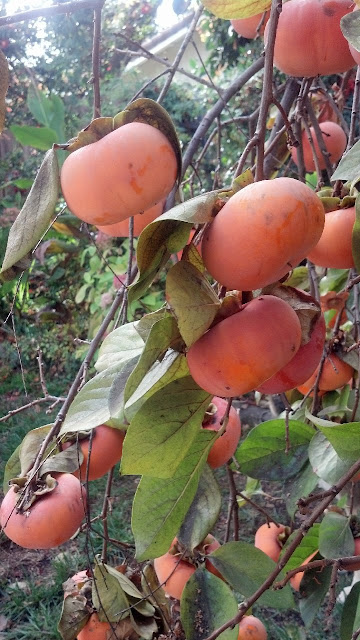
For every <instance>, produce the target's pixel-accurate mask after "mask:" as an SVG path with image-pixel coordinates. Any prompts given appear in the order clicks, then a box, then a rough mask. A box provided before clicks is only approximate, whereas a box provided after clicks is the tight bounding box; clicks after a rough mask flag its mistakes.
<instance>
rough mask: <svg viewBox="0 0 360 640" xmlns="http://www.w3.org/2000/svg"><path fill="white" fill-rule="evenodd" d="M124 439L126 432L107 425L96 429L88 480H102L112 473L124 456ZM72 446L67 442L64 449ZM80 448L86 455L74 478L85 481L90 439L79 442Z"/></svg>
mask: <svg viewBox="0 0 360 640" xmlns="http://www.w3.org/2000/svg"><path fill="white" fill-rule="evenodd" d="M124 438H125V433H124V431H121V430H120V429H114V428H113V427H108V426H107V425H106V424H100V425H99V426H98V427H96V428H95V429H94V433H93V437H92V443H91V454H90V462H89V475H88V480H96V479H97V478H101V477H102V476H104V475H105V473H107V472H108V471H110V469H111V468H112V467H113V466H114V465H115V464H116V463H117V462H119V460H120V458H121V455H122V448H123V442H124ZM71 444H73V443H72V442H65V444H64V449H67V448H68V447H69V446H70V445H71ZM79 446H80V449H81V451H82V453H83V455H84V460H83V462H82V464H81V466H80V468H79V469H78V471H75V472H74V476H76V477H77V478H80V479H81V480H82V481H84V480H85V478H86V465H87V460H88V457H89V447H90V438H86V439H84V440H79Z"/></svg>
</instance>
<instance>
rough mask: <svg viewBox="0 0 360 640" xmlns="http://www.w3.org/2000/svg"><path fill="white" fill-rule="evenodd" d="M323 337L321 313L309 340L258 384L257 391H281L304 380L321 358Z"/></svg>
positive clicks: (323, 329) (323, 328)
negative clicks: (264, 380) (286, 361)
mask: <svg viewBox="0 0 360 640" xmlns="http://www.w3.org/2000/svg"><path fill="white" fill-rule="evenodd" d="M325 337H326V325H325V319H324V316H323V314H320V316H319V317H318V319H317V320H316V322H315V324H314V327H313V329H312V333H311V338H310V340H309V342H307V343H306V344H304V345H301V347H300V348H299V350H298V351H297V352H296V353H295V355H294V357H293V358H292V359H291V360H290V362H288V364H286V365H285V367H283V368H282V369H280V371H278V372H277V373H275V374H274V375H273V376H272V377H271V378H269V380H266V382H264V383H263V384H262V385H260V386H259V387H258V391H260V392H261V393H283V392H284V391H289V390H290V389H294V388H295V387H298V386H299V384H303V383H304V382H306V380H308V378H309V377H310V376H311V374H312V373H313V372H314V371H315V369H316V367H317V366H318V364H319V362H320V360H321V356H322V353H323V349H324V344H325Z"/></svg>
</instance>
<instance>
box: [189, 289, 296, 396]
mask: <svg viewBox="0 0 360 640" xmlns="http://www.w3.org/2000/svg"><path fill="white" fill-rule="evenodd" d="M300 341H301V328H300V322H299V319H298V317H297V315H296V313H295V311H294V310H293V309H292V308H291V307H290V306H289V305H288V304H287V303H286V302H284V301H283V300H281V299H280V298H277V297H275V296H270V295H269V296H268V295H264V296H259V297H258V298H255V299H254V300H251V302H248V303H246V304H245V305H244V306H243V307H242V309H241V310H240V311H239V312H238V313H235V314H234V315H232V316H230V317H229V318H225V320H222V321H221V322H219V323H218V324H216V325H215V326H213V327H211V328H210V329H209V330H208V331H207V332H206V333H205V334H204V335H203V336H202V337H201V338H199V340H197V341H196V342H195V343H194V344H193V345H192V346H191V347H190V349H189V351H188V353H187V362H188V366H189V369H190V373H191V375H192V377H193V378H194V380H195V382H197V384H198V385H199V386H200V387H202V388H203V389H205V391H208V392H209V393H213V394H215V395H219V396H223V397H225V398H230V397H233V396H238V395H241V394H243V393H247V392H248V391H252V390H253V389H256V388H257V387H259V385H260V384H262V383H263V382H265V380H267V379H268V378H270V377H271V376H272V375H274V373H276V372H277V371H279V369H281V368H282V367H284V366H285V365H286V364H287V363H288V362H289V361H290V360H291V358H292V357H293V356H294V354H295V353H296V352H297V350H298V349H299V346H300Z"/></svg>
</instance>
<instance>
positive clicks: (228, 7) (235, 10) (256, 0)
mask: <svg viewBox="0 0 360 640" xmlns="http://www.w3.org/2000/svg"><path fill="white" fill-rule="evenodd" d="M201 2H202V4H203V5H204V7H206V9H209V11H211V12H212V13H213V14H214V15H215V16H216V17H217V18H224V19H225V20H232V19H233V18H250V17H251V16H256V15H257V14H258V13H263V12H264V11H266V9H269V7H270V6H271V0H201Z"/></svg>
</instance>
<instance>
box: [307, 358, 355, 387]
mask: <svg viewBox="0 0 360 640" xmlns="http://www.w3.org/2000/svg"><path fill="white" fill-rule="evenodd" d="M318 370H319V367H317V368H316V370H315V371H314V373H313V374H312V376H310V378H309V379H308V380H307V381H306V382H304V384H302V385H299V386H298V390H299V391H300V393H303V394H304V395H306V394H307V393H308V392H309V391H310V389H311V388H312V387H313V386H314V384H315V381H316V378H317V374H318ZM353 374H354V369H353V368H352V367H351V366H350V365H349V364H347V362H344V361H343V360H340V358H339V357H338V356H336V355H335V353H332V354H331V355H330V356H328V357H327V358H326V359H325V362H324V366H323V368H322V372H321V376H320V380H319V391H334V390H335V389H340V388H341V387H343V386H344V385H345V384H347V383H348V382H350V380H351V378H352V376H353Z"/></svg>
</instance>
